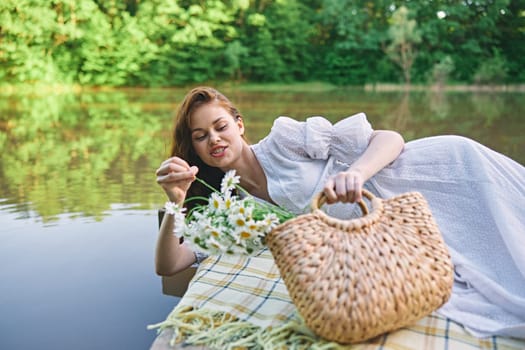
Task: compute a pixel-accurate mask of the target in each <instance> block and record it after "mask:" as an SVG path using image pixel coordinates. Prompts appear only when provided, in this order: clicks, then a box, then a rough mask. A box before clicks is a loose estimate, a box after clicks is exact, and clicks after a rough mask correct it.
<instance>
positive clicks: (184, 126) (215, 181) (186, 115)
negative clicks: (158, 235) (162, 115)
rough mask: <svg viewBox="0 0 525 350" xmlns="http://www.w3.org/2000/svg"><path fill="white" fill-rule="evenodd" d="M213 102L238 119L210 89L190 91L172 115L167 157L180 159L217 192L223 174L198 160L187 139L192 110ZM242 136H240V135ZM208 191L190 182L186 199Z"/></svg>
mask: <svg viewBox="0 0 525 350" xmlns="http://www.w3.org/2000/svg"><path fill="white" fill-rule="evenodd" d="M211 103H216V104H218V105H219V106H221V107H222V108H224V109H225V110H226V111H228V112H229V114H230V115H232V116H233V118H234V119H235V120H239V119H242V118H243V117H242V115H241V114H240V112H239V110H238V109H237V108H236V107H235V106H234V105H233V103H231V102H230V100H229V99H228V98H227V97H226V96H224V95H223V94H222V93H220V92H219V91H217V90H216V89H214V88H211V87H206V86H201V87H196V88H194V89H192V90H191V91H190V92H188V94H186V96H185V97H184V99H183V101H182V103H181V104H180V106H179V108H178V110H177V114H176V116H175V126H174V129H173V137H172V147H171V156H177V157H180V158H182V159H184V160H185V161H186V162H188V164H189V165H190V166H193V165H195V166H197V167H198V168H199V173H198V174H197V176H198V177H199V178H200V179H202V180H204V181H206V182H207V183H208V184H210V185H211V186H212V187H214V188H215V189H217V190H219V189H220V184H221V180H222V178H223V176H224V172H223V171H222V170H221V169H219V168H216V167H212V166H209V165H207V164H206V163H204V162H203V161H202V160H201V158H200V157H199V156H198V155H197V153H196V152H195V150H194V149H193V144H192V137H191V117H192V116H193V114H194V113H195V111H196V110H197V109H198V108H200V107H202V106H205V105H208V104H211ZM243 137H244V135H243ZM211 192H212V191H211V189H209V188H208V187H206V186H204V185H203V184H202V183H200V182H199V181H194V182H193V183H192V184H191V186H190V188H189V190H188V193H187V195H186V198H190V197H196V196H199V197H205V198H207V197H208V196H209V195H210V194H211ZM197 203H199V202H198V201H191V202H187V203H186V204H185V207H187V208H188V209H191V208H193V207H194V206H195V204H197Z"/></svg>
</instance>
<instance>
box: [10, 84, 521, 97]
mask: <svg viewBox="0 0 525 350" xmlns="http://www.w3.org/2000/svg"><path fill="white" fill-rule="evenodd" d="M197 85H209V86H216V87H218V88H221V89H224V88H229V89H235V88H238V89H244V90H246V91H261V92H265V91H287V92H301V91H309V92H315V91H319V92H320V91H329V90H335V89H362V90H364V91H367V92H389V91H401V92H402V91H435V92H520V93H521V92H525V84H510V85H479V84H445V85H438V84H433V85H432V84H411V85H405V84H397V83H373V84H372V83H370V84H364V85H353V86H352V85H344V86H338V85H334V84H330V83H326V82H315V81H314V82H298V83H236V82H229V81H227V82H204V83H199V84H197V83H196V84H191V85H187V86H162V87H161V86H159V87H145V86H83V85H78V84H71V85H67V84H43V83H39V84H20V85H0V94H2V95H11V94H49V93H58V94H62V93H75V94H76V93H82V92H110V91H141V90H144V91H146V90H151V91H154V90H179V89H180V90H187V89H189V88H191V87H193V86H197Z"/></svg>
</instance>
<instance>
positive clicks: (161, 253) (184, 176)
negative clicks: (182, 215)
mask: <svg viewBox="0 0 525 350" xmlns="http://www.w3.org/2000/svg"><path fill="white" fill-rule="evenodd" d="M198 170H199V169H197V167H195V166H193V167H190V166H189V165H188V163H187V162H186V161H184V160H183V159H181V158H179V157H171V158H169V159H167V160H165V161H164V162H162V164H161V165H160V167H159V168H158V169H157V171H156V173H155V174H156V176H157V183H158V184H159V185H160V186H161V187H162V189H163V190H164V192H166V195H167V197H168V199H169V200H170V201H171V202H173V203H177V204H178V205H182V203H183V202H184V199H185V198H186V193H187V191H188V188H189V187H190V185H191V183H192V182H193V181H194V180H195V176H196V174H197V172H198ZM174 225H175V218H174V216H173V215H170V214H167V213H166V214H165V215H164V217H163V219H162V223H161V225H160V229H159V236H158V238H157V250H156V254H155V269H156V271H157V274H159V275H162V276H171V275H173V274H175V273H177V272H179V271H182V270H184V269H186V268H188V267H190V266H191V264H193V263H194V262H195V255H194V253H193V251H192V250H191V249H190V248H189V247H188V246H187V245H186V244H180V243H179V238H178V237H177V236H176V235H174V234H173V229H174Z"/></svg>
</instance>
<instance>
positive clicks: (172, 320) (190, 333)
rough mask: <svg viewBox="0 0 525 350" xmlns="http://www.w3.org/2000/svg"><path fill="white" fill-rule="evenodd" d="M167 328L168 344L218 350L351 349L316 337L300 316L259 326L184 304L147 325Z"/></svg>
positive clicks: (217, 312) (223, 313) (222, 313)
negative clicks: (198, 346)
mask: <svg viewBox="0 0 525 350" xmlns="http://www.w3.org/2000/svg"><path fill="white" fill-rule="evenodd" d="M166 328H171V329H172V330H173V336H172V338H171V340H170V345H171V346H174V345H175V344H177V343H184V344H188V345H205V346H207V347H209V348H211V349H220V350H222V349H228V350H238V349H254V350H276V349H279V350H281V349H311V350H339V349H340V350H343V349H350V348H351V347H350V346H344V345H341V344H338V343H335V342H330V341H327V340H324V339H322V338H320V337H318V336H316V335H315V334H314V333H313V332H312V331H310V330H309V329H308V327H306V325H305V324H304V322H303V320H302V319H301V318H300V317H296V318H292V319H290V320H288V321H286V322H284V323H283V324H282V325H279V326H277V327H268V328H262V327H259V326H255V325H254V324H252V323H250V322H247V321H243V320H239V319H238V318H236V317H235V316H233V315H231V314H228V313H225V312H220V311H211V310H206V309H193V308H192V307H188V306H184V307H176V308H175V309H174V310H173V311H172V312H171V313H170V315H169V316H168V317H167V319H166V320H165V321H163V322H160V323H157V324H153V325H150V326H148V329H158V333H160V332H161V331H163V330H164V329H166Z"/></svg>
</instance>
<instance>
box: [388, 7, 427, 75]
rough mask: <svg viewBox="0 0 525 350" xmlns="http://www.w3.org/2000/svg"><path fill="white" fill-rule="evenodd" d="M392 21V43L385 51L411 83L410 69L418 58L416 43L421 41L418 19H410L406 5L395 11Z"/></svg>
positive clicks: (390, 30)
mask: <svg viewBox="0 0 525 350" xmlns="http://www.w3.org/2000/svg"><path fill="white" fill-rule="evenodd" d="M391 21H392V23H391V25H390V27H389V28H388V38H389V39H390V44H388V46H387V47H386V49H385V51H386V54H387V55H388V57H389V58H390V59H391V60H392V61H394V62H395V63H396V64H398V65H399V66H400V67H401V69H402V71H403V76H404V78H405V82H406V83H408V84H410V71H411V69H412V65H413V64H414V60H415V58H416V51H415V45H416V44H418V43H420V42H421V35H420V33H419V31H418V29H417V23H416V21H415V20H413V19H409V12H408V9H407V8H406V7H405V6H401V7H400V8H399V9H397V10H396V11H395V12H394V13H393V15H392V19H391Z"/></svg>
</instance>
